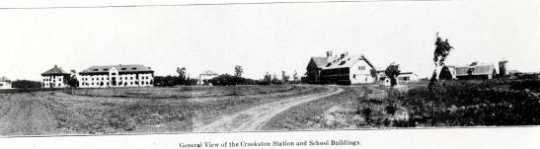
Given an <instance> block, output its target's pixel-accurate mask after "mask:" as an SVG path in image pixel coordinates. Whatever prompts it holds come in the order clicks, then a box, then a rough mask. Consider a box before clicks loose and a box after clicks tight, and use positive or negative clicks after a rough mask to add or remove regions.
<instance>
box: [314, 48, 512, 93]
mask: <svg viewBox="0 0 540 149" xmlns="http://www.w3.org/2000/svg"><path fill="white" fill-rule="evenodd" d="M507 63H508V61H500V62H498V67H497V66H495V65H494V64H492V63H479V62H473V63H471V64H469V65H464V66H452V65H449V66H442V67H438V68H436V74H437V77H436V78H437V79H448V80H468V79H493V78H496V77H501V76H509V75H511V74H512V71H511V70H507V66H506V64H507ZM384 72H385V70H377V68H376V67H375V66H374V64H373V63H372V62H370V61H369V60H368V59H367V58H366V56H364V55H351V54H349V53H348V52H344V53H341V54H338V55H334V54H333V52H332V51H327V52H326V56H324V57H311V58H310V60H309V62H308V64H307V67H306V76H305V78H306V81H307V82H308V83H313V84H375V83H377V84H382V85H386V86H389V85H390V80H389V77H388V76H386V74H385V73H384ZM512 76H513V75H512ZM396 79H397V83H398V84H403V83H408V82H410V81H417V80H419V79H420V78H419V76H418V75H417V74H415V73H413V72H407V71H405V72H400V73H399V75H398V76H397V78H396Z"/></svg>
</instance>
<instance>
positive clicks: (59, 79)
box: [43, 78, 62, 82]
mask: <svg viewBox="0 0 540 149" xmlns="http://www.w3.org/2000/svg"><path fill="white" fill-rule="evenodd" d="M43 81H51V79H43ZM52 81H53V82H55V81H56V80H55V79H52ZM58 81H60V82H61V81H62V78H58Z"/></svg>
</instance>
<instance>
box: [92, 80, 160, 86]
mask: <svg viewBox="0 0 540 149" xmlns="http://www.w3.org/2000/svg"><path fill="white" fill-rule="evenodd" d="M134 84H135V85H139V82H119V83H118V86H122V85H124V86H127V85H134ZM150 84H151V81H150V82H149V81H143V82H141V85H150ZM82 85H85V86H90V85H91V86H94V85H98V86H109V82H96V83H94V82H92V83H88V82H83V83H82Z"/></svg>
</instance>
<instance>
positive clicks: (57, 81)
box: [41, 65, 69, 88]
mask: <svg viewBox="0 0 540 149" xmlns="http://www.w3.org/2000/svg"><path fill="white" fill-rule="evenodd" d="M68 77H69V73H67V72H65V71H64V70H62V68H60V67H58V66H57V65H54V67H53V68H51V69H49V70H47V71H45V72H43V73H42V74H41V78H42V82H43V83H42V87H43V88H64V87H68V85H67V79H68Z"/></svg>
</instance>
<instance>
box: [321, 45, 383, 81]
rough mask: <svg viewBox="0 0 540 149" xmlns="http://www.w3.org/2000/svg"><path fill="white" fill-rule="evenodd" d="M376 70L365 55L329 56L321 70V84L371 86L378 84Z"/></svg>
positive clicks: (345, 54)
mask: <svg viewBox="0 0 540 149" xmlns="http://www.w3.org/2000/svg"><path fill="white" fill-rule="evenodd" d="M376 77H377V74H376V69H375V67H374V66H373V64H372V63H371V62H370V61H369V60H368V59H367V58H366V57H365V56H364V55H349V54H348V53H347V52H346V53H342V54H340V55H338V56H331V55H330V56H328V58H327V63H326V64H325V65H324V66H323V67H322V68H321V72H320V79H319V80H320V82H322V83H325V84H346V85H348V84H369V83H375V82H376V80H377V79H376Z"/></svg>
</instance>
